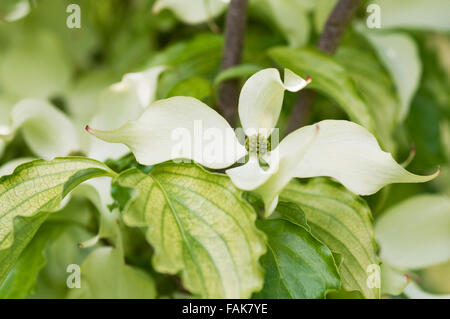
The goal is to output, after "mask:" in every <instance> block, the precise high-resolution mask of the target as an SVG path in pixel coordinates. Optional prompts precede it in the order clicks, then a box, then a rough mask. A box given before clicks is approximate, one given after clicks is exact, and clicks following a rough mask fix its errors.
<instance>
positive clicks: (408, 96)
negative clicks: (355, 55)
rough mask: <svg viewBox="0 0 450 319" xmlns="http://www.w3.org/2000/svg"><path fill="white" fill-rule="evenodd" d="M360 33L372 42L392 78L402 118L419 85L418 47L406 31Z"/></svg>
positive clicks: (405, 114)
mask: <svg viewBox="0 0 450 319" xmlns="http://www.w3.org/2000/svg"><path fill="white" fill-rule="evenodd" d="M362 30H364V29H362ZM361 33H362V34H363V35H364V36H365V37H366V38H367V39H368V40H369V42H370V43H371V44H372V46H373V47H374V49H375V51H376V52H377V54H378V57H379V58H380V60H381V62H382V63H383V65H384V66H385V68H386V69H387V70H388V71H389V73H390V75H391V77H392V79H393V80H394V83H395V86H396V88H397V94H398V96H399V98H400V102H401V109H400V113H399V115H398V116H399V119H400V120H404V119H405V117H406V116H407V114H408V111H409V105H410V103H411V100H412V98H413V97H414V95H415V93H416V90H417V88H418V87H419V83H420V77H421V74H422V63H421V61H420V56H419V49H418V47H417V45H416V43H415V42H414V40H413V39H412V38H411V37H410V36H409V35H408V34H406V33H400V32H391V33H376V32H361Z"/></svg>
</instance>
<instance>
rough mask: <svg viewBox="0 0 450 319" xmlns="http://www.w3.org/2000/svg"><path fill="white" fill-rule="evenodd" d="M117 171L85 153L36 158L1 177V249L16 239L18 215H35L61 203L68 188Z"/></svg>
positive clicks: (57, 206)
mask: <svg viewBox="0 0 450 319" xmlns="http://www.w3.org/2000/svg"><path fill="white" fill-rule="evenodd" d="M108 175H109V176H112V175H114V173H113V172H112V171H110V170H109V168H108V167H107V166H105V165H104V164H102V163H100V162H97V161H95V160H91V159H87V158H82V157H67V158H58V159H55V160H53V161H50V162H46V161H43V160H36V161H32V162H29V163H25V164H22V165H20V166H19V167H18V168H17V169H16V170H15V171H14V174H12V175H8V176H3V177H2V178H0V203H1V204H0V221H1V224H2V228H0V249H6V248H9V247H10V246H11V245H12V243H13V242H14V227H13V221H14V218H15V217H19V216H20V217H33V216H34V215H36V214H38V213H39V212H41V211H47V212H51V211H54V210H57V209H58V208H59V207H60V204H61V201H62V200H63V198H64V197H65V195H67V192H68V191H70V190H71V189H73V188H75V187H76V186H77V185H78V184H80V183H82V182H84V181H85V180H87V179H89V178H93V177H98V176H108Z"/></svg>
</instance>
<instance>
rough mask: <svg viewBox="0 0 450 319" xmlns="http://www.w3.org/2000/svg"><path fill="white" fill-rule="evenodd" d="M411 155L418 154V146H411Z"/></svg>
mask: <svg viewBox="0 0 450 319" xmlns="http://www.w3.org/2000/svg"><path fill="white" fill-rule="evenodd" d="M411 153H412V154H416V146H415V145H414V144H413V145H411Z"/></svg>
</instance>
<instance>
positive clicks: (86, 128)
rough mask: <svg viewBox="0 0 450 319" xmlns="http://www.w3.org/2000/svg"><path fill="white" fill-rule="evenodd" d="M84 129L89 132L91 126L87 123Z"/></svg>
mask: <svg viewBox="0 0 450 319" xmlns="http://www.w3.org/2000/svg"><path fill="white" fill-rule="evenodd" d="M84 129H85V130H86V132H88V133H91V128H90V127H89V125H86V126H85V127H84Z"/></svg>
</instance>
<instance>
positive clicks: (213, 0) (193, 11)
mask: <svg viewBox="0 0 450 319" xmlns="http://www.w3.org/2000/svg"><path fill="white" fill-rule="evenodd" d="M230 1H231V0H189V1H186V0H157V1H156V2H155V4H154V5H153V12H154V13H159V12H160V11H161V10H163V9H168V10H170V11H172V12H173V13H174V14H175V16H176V17H177V18H178V19H180V20H181V21H183V22H184V23H187V24H198V23H203V22H206V21H208V20H211V19H213V18H215V17H216V16H218V15H220V14H221V13H222V12H223V11H225V9H226V7H227V6H228V4H229V3H230Z"/></svg>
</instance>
